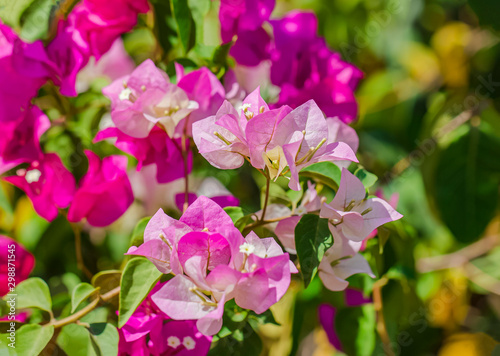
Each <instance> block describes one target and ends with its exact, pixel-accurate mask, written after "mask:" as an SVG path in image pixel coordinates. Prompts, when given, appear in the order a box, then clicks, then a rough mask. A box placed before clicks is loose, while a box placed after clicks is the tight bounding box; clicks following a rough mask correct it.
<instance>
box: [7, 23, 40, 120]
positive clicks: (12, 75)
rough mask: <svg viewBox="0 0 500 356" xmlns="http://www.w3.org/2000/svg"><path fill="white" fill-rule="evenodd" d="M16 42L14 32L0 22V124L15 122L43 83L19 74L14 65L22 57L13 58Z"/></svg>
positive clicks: (24, 72) (16, 38) (38, 79)
mask: <svg viewBox="0 0 500 356" xmlns="http://www.w3.org/2000/svg"><path fill="white" fill-rule="evenodd" d="M18 41H20V40H19V39H18V37H17V35H16V34H15V32H14V31H13V30H12V29H11V28H10V27H8V26H6V25H4V24H2V23H1V22H0V82H1V83H2V86H1V87H0V122H7V121H13V120H17V119H18V118H19V116H21V114H22V111H23V110H24V109H26V108H27V107H28V105H29V102H30V101H31V99H32V98H34V97H35V96H36V94H37V92H38V89H40V87H41V86H42V84H43V83H44V82H45V79H43V78H33V77H30V76H26V75H25V74H26V71H23V73H20V72H19V70H18V69H19V68H18V66H16V65H15V63H16V62H17V60H20V59H23V58H24V56H23V55H22V54H20V55H17V56H16V58H14V44H15V43H16V42H18ZM34 46H38V45H37V44H35V45H34ZM30 63H31V62H30Z"/></svg>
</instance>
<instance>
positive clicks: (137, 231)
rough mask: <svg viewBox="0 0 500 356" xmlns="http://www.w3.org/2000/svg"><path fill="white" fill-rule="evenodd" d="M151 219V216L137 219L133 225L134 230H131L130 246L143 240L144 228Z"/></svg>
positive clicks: (137, 244) (139, 243)
mask: <svg viewBox="0 0 500 356" xmlns="http://www.w3.org/2000/svg"><path fill="white" fill-rule="evenodd" d="M149 220H151V217H150V216H148V217H145V218H142V219H141V220H139V222H138V223H137V224H136V225H135V227H134V231H133V232H132V237H131V238H130V245H131V246H139V245H141V244H142V243H143V242H144V230H146V226H147V225H148V223H149Z"/></svg>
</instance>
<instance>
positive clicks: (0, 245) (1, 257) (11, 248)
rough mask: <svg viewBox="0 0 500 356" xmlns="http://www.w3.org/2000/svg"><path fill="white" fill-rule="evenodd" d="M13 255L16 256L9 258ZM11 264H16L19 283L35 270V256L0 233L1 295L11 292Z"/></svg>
mask: <svg viewBox="0 0 500 356" xmlns="http://www.w3.org/2000/svg"><path fill="white" fill-rule="evenodd" d="M11 255H13V256H14V257H13V258H9V256H11ZM7 262H9V263H7ZM9 264H10V266H11V267H12V264H14V267H15V271H16V274H15V280H16V283H17V284H19V283H21V282H22V281H24V280H25V279H26V278H28V276H29V274H30V273H31V271H33V267H34V266H35V258H34V257H33V255H32V254H31V253H30V252H29V251H27V250H26V249H25V248H24V246H23V245H21V244H20V243H18V242H17V241H14V240H12V239H11V238H10V237H7V236H4V235H0V297H3V296H4V295H6V294H7V293H9V283H8V282H9V275H8V273H9V268H8V266H9ZM16 320H18V319H16Z"/></svg>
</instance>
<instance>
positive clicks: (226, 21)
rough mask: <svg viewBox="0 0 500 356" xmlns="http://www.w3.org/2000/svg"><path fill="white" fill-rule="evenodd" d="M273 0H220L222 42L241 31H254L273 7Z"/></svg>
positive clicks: (267, 18)
mask: <svg viewBox="0 0 500 356" xmlns="http://www.w3.org/2000/svg"><path fill="white" fill-rule="evenodd" d="M275 3H276V1H275V0H222V1H221V4H220V10H219V20H220V23H221V36H222V41H223V42H224V43H227V42H230V41H232V40H233V37H234V36H235V35H239V34H240V33H241V32H243V31H255V30H257V29H259V28H260V27H261V26H262V23H263V22H264V21H267V20H269V16H270V15H271V12H272V11H273V9H274V5H275Z"/></svg>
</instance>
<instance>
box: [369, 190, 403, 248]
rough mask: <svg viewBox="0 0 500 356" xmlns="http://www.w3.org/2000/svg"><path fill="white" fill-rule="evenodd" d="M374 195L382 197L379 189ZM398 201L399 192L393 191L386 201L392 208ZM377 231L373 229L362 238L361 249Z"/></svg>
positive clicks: (395, 206)
mask: <svg viewBox="0 0 500 356" xmlns="http://www.w3.org/2000/svg"><path fill="white" fill-rule="evenodd" d="M375 195H376V196H377V197H379V198H380V199H384V196H383V194H382V191H381V190H377V191H376V192H375ZM398 201H399V194H398V193H394V194H392V195H391V197H390V198H389V200H388V201H387V202H388V203H389V205H390V206H392V207H393V208H394V209H396V208H397V206H398ZM377 233H378V230H377V229H375V230H373V231H372V232H371V233H370V235H368V237H367V238H366V239H364V240H363V243H362V244H361V251H364V249H365V248H366V244H367V242H368V240H369V239H372V238H374V237H375V236H377Z"/></svg>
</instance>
